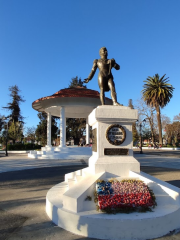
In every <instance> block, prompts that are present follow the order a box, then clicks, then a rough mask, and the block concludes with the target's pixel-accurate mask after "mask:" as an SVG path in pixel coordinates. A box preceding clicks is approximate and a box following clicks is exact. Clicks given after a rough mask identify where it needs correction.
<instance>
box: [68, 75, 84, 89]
mask: <svg viewBox="0 0 180 240" xmlns="http://www.w3.org/2000/svg"><path fill="white" fill-rule="evenodd" d="M78 86H79V87H84V88H86V85H84V83H83V81H82V80H81V78H78V76H76V77H73V78H71V81H70V83H69V86H68V87H69V88H72V87H78Z"/></svg>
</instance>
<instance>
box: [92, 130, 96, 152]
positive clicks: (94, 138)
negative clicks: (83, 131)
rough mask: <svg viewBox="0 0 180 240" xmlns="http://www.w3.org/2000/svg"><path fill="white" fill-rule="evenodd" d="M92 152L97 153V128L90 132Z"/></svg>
mask: <svg viewBox="0 0 180 240" xmlns="http://www.w3.org/2000/svg"><path fill="white" fill-rule="evenodd" d="M92 151H93V152H97V128H94V129H93V130H92Z"/></svg>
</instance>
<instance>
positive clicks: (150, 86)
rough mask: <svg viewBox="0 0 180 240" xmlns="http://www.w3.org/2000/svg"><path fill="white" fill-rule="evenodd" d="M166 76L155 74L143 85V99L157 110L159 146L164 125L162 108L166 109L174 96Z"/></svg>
mask: <svg viewBox="0 0 180 240" xmlns="http://www.w3.org/2000/svg"><path fill="white" fill-rule="evenodd" d="M165 76H166V74H164V75H163V76H162V77H159V75H158V74H155V76H153V77H150V76H149V77H148V78H147V79H146V80H145V81H144V82H145V84H144V85H143V87H144V89H143V90H142V94H143V99H144V101H145V102H146V104H147V105H150V106H152V107H155V108H156V113H157V121H158V128H159V144H162V124H161V113H160V108H163V107H165V106H166V105H167V104H168V102H169V101H170V99H171V98H172V96H173V90H174V88H173V86H172V85H171V84H169V83H168V78H165Z"/></svg>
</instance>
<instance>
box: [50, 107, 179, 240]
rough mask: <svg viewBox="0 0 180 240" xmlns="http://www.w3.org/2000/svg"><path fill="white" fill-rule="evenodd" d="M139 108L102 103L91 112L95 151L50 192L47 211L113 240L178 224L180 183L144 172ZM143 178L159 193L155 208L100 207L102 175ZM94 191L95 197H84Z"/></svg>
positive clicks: (61, 222)
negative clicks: (136, 153) (136, 126)
mask: <svg viewBox="0 0 180 240" xmlns="http://www.w3.org/2000/svg"><path fill="white" fill-rule="evenodd" d="M136 119H137V111H136V110H134V109H130V108H128V107H122V106H99V107H97V108H96V109H94V110H93V111H92V112H91V114H90V115H89V119H88V121H89V124H90V125H91V126H92V129H93V144H92V150H93V155H92V156H91V157H90V158H89V167H88V168H85V169H81V170H78V171H76V172H72V173H68V174H66V175H65V181H64V182H62V183H60V184H58V185H56V186H54V187H53V188H51V189H50V190H49V191H48V193H47V196H46V212H47V214H48V216H49V218H50V219H51V220H52V221H53V222H54V223H55V224H57V225H58V226H60V227H62V228H64V229H66V230H68V231H70V232H72V233H74V234H78V235H82V236H86V237H92V238H99V239H110V240H135V239H136V240H137V239H139V240H145V239H152V238H156V237H160V236H163V235H165V234H167V233H168V232H169V231H172V230H174V229H176V228H179V227H180V220H179V216H180V189H179V188H176V187H174V186H172V185H170V184H167V183H165V182H163V181H160V180H158V179H156V178H154V177H152V176H150V175H147V174H145V173H142V172H140V164H139V162H138V161H137V160H136V159H135V158H134V157H133V150H132V146H133V144H132V123H133V122H134V121H136ZM109 178H117V179H118V180H123V179H128V178H130V179H137V180H142V181H144V182H145V183H146V184H147V185H148V186H149V188H150V189H152V190H153V192H154V194H155V196H156V202H157V207H155V209H154V210H153V212H146V213H139V212H133V213H130V214H125V213H118V214H115V215H114V214H106V213H102V212H99V211H96V204H95V203H94V201H93V200H94V196H93V194H94V191H95V189H96V188H95V187H96V181H97V180H98V179H102V180H108V179H109ZM87 197H89V198H90V197H91V198H92V201H86V198H87Z"/></svg>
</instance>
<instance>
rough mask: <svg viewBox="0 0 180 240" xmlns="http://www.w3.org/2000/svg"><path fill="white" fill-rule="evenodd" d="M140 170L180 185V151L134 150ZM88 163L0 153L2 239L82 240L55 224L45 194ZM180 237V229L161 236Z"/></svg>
mask: <svg viewBox="0 0 180 240" xmlns="http://www.w3.org/2000/svg"><path fill="white" fill-rule="evenodd" d="M134 156H135V158H137V159H138V161H139V162H140V163H141V170H142V171H144V172H146V173H148V174H150V175H153V176H154V177H156V178H159V179H161V180H163V181H167V182H168V183H170V184H172V185H174V186H177V187H179V188H180V151H168V152H165V151H161V150H144V151H143V154H139V150H138V149H135V150H134ZM86 166H87V160H83V159H80V160H57V159H56V160H48V159H46V160H45V159H44V160H43V159H42V160H36V159H28V158H27V154H21V155H18V154H16V155H15V154H13V155H11V154H9V156H8V157H5V156H4V154H0V172H1V173H0V223H1V224H0V240H6V239H7V240H20V239H22V240H30V239H35V240H59V239H61V240H78V239H79V240H80V239H82V240H83V239H87V240H88V239H89V240H92V238H87V237H82V236H78V235H75V234H72V233H70V232H67V231H65V230H64V229H62V228H59V227H57V226H56V225H54V224H53V223H52V222H51V221H50V220H49V218H48V216H47V215H46V212H45V203H46V193H47V191H48V190H49V189H50V188H51V187H52V186H54V185H55V184H57V183H59V182H61V181H63V180H64V175H65V174H66V173H68V172H72V171H75V170H77V169H80V168H84V167H86ZM158 239H161V240H176V239H180V229H179V231H178V230H176V231H172V232H171V233H169V235H167V236H164V237H161V238H158Z"/></svg>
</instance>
